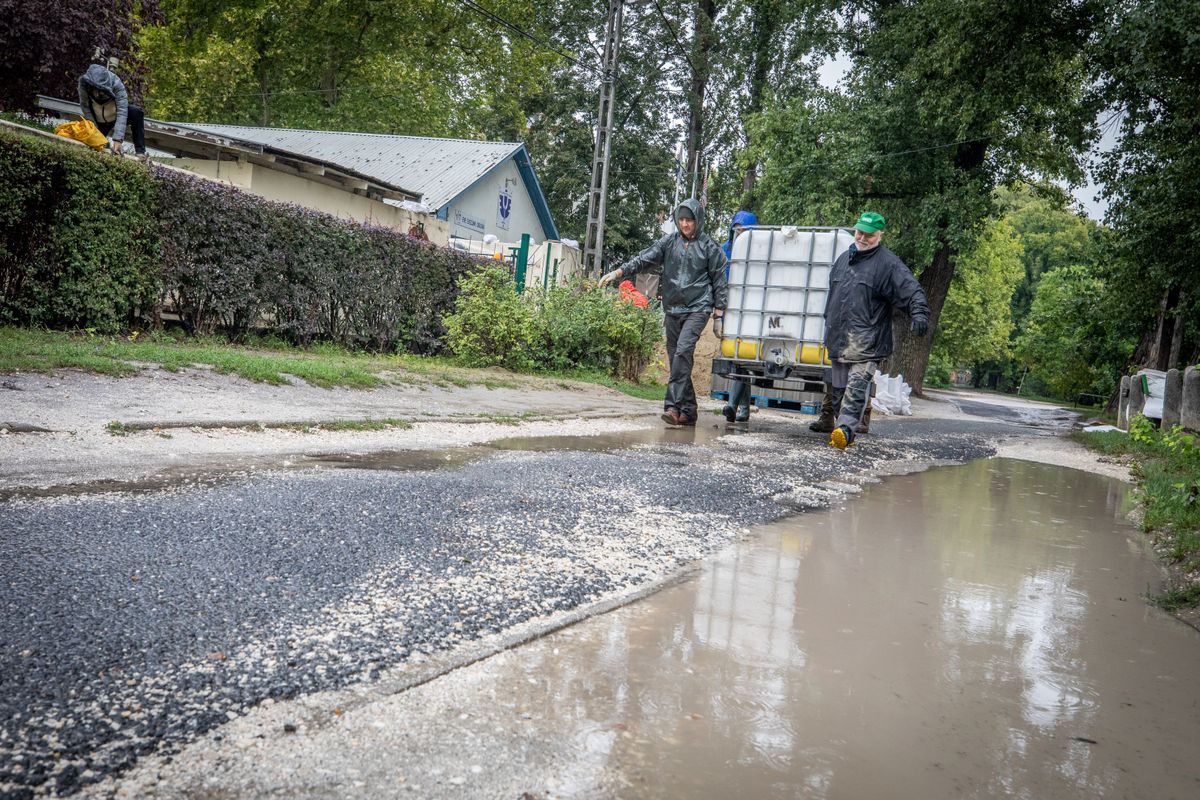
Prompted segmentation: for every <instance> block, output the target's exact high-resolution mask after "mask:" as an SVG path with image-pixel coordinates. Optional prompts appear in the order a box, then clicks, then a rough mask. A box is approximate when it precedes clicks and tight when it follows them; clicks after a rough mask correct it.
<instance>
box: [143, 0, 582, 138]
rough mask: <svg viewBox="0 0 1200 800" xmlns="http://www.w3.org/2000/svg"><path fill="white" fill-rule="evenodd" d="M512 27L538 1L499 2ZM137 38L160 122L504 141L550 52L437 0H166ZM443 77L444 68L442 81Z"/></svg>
mask: <svg viewBox="0 0 1200 800" xmlns="http://www.w3.org/2000/svg"><path fill="white" fill-rule="evenodd" d="M503 6H504V7H503V9H497V10H498V11H501V13H502V14H503V15H504V16H505V17H507V18H509V19H511V20H513V21H515V22H518V23H519V24H520V25H521V26H522V27H526V28H533V29H535V30H536V29H538V28H540V27H541V26H543V25H544V24H545V21H546V20H547V19H553V17H552V16H547V15H546V14H545V13H544V12H545V10H546V9H545V7H544V6H545V3H541V2H536V1H535V0H509V1H508V2H506V3H504V4H503ZM162 9H163V14H164V17H165V19H166V22H165V24H164V25H162V26H161V27H151V28H146V29H144V30H143V31H142V33H141V36H140V43H141V46H142V50H143V52H144V54H145V60H146V63H147V67H148V70H149V87H148V91H147V104H148V106H149V110H150V112H151V114H152V115H153V116H155V117H158V118H160V119H179V120H191V121H204V122H226V123H240V124H252V125H275V126H285V127H294V128H314V129H318V130H354V131H366V132H375V133H399V134H411V135H421V136H464V137H465V136H474V135H476V134H479V133H482V134H484V135H486V136H487V137H489V138H498V139H505V140H509V141H511V140H514V139H519V138H522V137H523V135H524V133H525V130H526V128H527V124H528V122H527V118H526V101H527V98H529V97H530V96H531V95H534V94H536V93H538V92H541V91H545V90H548V89H549V86H548V79H549V71H550V69H551V68H553V67H554V66H555V65H557V64H558V63H559V61H560V60H559V57H558V56H556V55H554V54H553V53H550V52H548V51H547V50H546V49H545V48H542V47H539V46H538V45H537V44H536V43H535V42H532V41H530V40H528V39H526V38H523V37H520V36H505V35H500V32H499V31H497V30H496V29H495V23H494V22H492V21H491V20H489V19H487V18H486V17H485V16H483V15H481V14H479V13H475V12H473V11H470V10H467V9H464V8H463V7H462V6H461V5H459V4H457V3H445V2H441V0H406V2H394V3H380V2H375V1H374V0H331V2H324V3H316V4H313V3H288V2H283V1H282V0H244V2H238V3H208V2H201V1H200V0H163V2H162ZM448 76H453V77H452V78H448Z"/></svg>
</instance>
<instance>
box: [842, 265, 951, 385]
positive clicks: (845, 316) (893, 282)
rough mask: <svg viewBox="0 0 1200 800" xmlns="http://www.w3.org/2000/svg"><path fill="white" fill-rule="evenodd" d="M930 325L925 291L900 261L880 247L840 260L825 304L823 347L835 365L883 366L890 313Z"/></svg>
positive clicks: (888, 347)
mask: <svg viewBox="0 0 1200 800" xmlns="http://www.w3.org/2000/svg"><path fill="white" fill-rule="evenodd" d="M893 307H895V308H900V309H903V310H904V311H907V312H908V315H909V316H910V317H912V318H913V319H923V320H925V321H928V320H929V304H928V303H926V302H925V292H923V291H922V290H921V285H920V284H919V283H917V279H916V278H914V277H913V274H912V272H910V271H909V269H908V267H907V266H905V264H904V262H903V261H901V260H900V257H899V256H897V255H896V254H895V253H893V252H892V251H891V250H888V249H887V248H886V247H884V246H883V245H879V246H878V247H873V248H871V249H870V250H867V251H866V252H860V251H859V250H858V248H857V247H856V246H855V245H850V249H849V250H847V251H846V252H845V253H842V254H841V255H840V256H838V259H837V261H835V262H834V263H833V269H832V271H831V272H830V275H829V296H828V297H827V298H826V300H825V347H826V348H828V350H829V357H830V358H833V359H837V360H838V361H847V362H852V363H853V362H861V361H881V360H882V359H885V358H887V357H888V356H890V355H891V354H892V308H893Z"/></svg>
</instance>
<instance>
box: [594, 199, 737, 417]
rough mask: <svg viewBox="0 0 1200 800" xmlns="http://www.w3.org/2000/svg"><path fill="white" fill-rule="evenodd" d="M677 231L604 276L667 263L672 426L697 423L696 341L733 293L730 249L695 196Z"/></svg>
mask: <svg viewBox="0 0 1200 800" xmlns="http://www.w3.org/2000/svg"><path fill="white" fill-rule="evenodd" d="M674 218H675V232H674V233H669V234H667V235H666V236H664V237H662V238H661V239H659V240H658V241H657V242H655V243H654V244H652V245H651V246H650V247H648V248H646V249H645V250H643V251H642V252H641V253H639V254H638V255H636V256H634V257H633V258H631V259H630V260H629V261H627V262H625V264H623V265H622V266H620V267H617V268H616V269H614V270H613V271H612V272H609V273H607V274H606V275H604V277H602V278H601V279H600V285H601V286H608V285H609V284H610V283H614V282H616V281H618V280H620V279H621V278H628V277H630V276H631V275H636V274H637V273H638V272H639V271H640V270H642V269H646V268H648V267H653V266H658V265H661V266H662V283H661V288H662V304H663V327H664V328H665V330H666V336H667V363H668V364H670V368H671V375H670V378H669V380H668V382H667V393H666V397H665V398H664V400H663V415H662V418H663V421H664V422H666V423H667V424H668V425H695V424H696V413H697V406H696V388H695V386H694V385H693V384H692V366H693V363H694V362H695V355H696V353H695V351H696V342H698V341H699V340H700V333H701V331H703V330H704V325H705V324H706V323H707V322H708V319H709V316H710V315H711V316H712V317H713V319H714V323H713V324H714V326H717V325H718V324H719V323H718V322H717V321H718V320H720V319H721V318H722V317H723V316H724V315H725V305H726V302H727V300H728V297H729V290H728V281H727V279H726V276H725V263H726V261H725V254H724V253H723V252H722V251H721V248H720V246H719V245H718V244H717V243H716V242H714V241H713V240H712V238H711V237H709V236H708V235H707V234H706V233H705V232H704V211H703V209H702V208H701V207H700V203H699V201H697V200H695V199H694V198H689V199H687V200H684V201H683V202H682V203H680V204H679V207H678V208H676V209H675V213H674Z"/></svg>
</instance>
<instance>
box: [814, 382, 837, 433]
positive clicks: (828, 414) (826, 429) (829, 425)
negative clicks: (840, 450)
mask: <svg viewBox="0 0 1200 800" xmlns="http://www.w3.org/2000/svg"><path fill="white" fill-rule="evenodd" d="M835 425H837V403H836V401H835V400H834V397H833V390H832V389H830V388H829V387H828V386H826V387H825V396H824V397H822V398H821V416H820V417H819V418H818V419H817V421H816V422H813V423H811V424H810V425H809V426H808V429H809V430H810V431H812V432H814V433H832V432H833V428H834V426H835Z"/></svg>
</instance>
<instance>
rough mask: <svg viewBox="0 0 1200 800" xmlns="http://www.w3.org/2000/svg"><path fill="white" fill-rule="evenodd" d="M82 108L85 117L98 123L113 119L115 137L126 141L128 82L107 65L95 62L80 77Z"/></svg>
mask: <svg viewBox="0 0 1200 800" xmlns="http://www.w3.org/2000/svg"><path fill="white" fill-rule="evenodd" d="M79 108H80V109H81V110H82V111H83V116H84V117H86V118H87V119H90V120H91V121H92V122H95V123H96V124H97V125H99V124H100V123H101V122H112V123H114V124H113V129H112V138H114V139H116V140H118V141H124V140H125V121H126V120H127V119H128V118H129V93H128V92H126V91H125V84H124V83H122V82H121V79H120V78H118V77H117V76H116V75H114V74H113V73H112V72H110V71H109V70H108V69H107V68H106V67H103V66H101V65H99V64H92V65H91V66H90V67H88V68H87V72H85V73H83V76H82V77H80V79H79Z"/></svg>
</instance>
